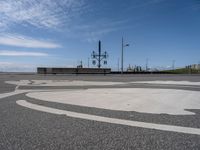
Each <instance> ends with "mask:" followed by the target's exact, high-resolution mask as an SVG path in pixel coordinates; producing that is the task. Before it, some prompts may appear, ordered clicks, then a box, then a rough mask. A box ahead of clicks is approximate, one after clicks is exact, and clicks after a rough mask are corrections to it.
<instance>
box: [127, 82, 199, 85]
mask: <svg viewBox="0 0 200 150" xmlns="http://www.w3.org/2000/svg"><path fill="white" fill-rule="evenodd" d="M131 83H145V84H168V85H196V86H200V82H190V81H134V82H131Z"/></svg>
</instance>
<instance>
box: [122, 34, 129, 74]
mask: <svg viewBox="0 0 200 150" xmlns="http://www.w3.org/2000/svg"><path fill="white" fill-rule="evenodd" d="M127 46H129V44H124V38H123V37H122V56H121V57H122V58H121V61H122V62H121V74H123V71H124V47H127Z"/></svg>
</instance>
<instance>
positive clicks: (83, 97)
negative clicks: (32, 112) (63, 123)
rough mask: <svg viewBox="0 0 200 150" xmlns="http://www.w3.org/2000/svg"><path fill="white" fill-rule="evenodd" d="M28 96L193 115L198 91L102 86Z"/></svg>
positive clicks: (199, 99)
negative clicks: (110, 87) (100, 87)
mask: <svg viewBox="0 0 200 150" xmlns="http://www.w3.org/2000/svg"><path fill="white" fill-rule="evenodd" d="M27 96H28V97H30V98H35V99H39V100H43V101H49V102H57V103H63V104H72V105H78V106H86V107H94V108H101V109H108V110H117V111H136V112H142V113H153V114H162V113H164V114H171V115H192V114H194V113H193V112H189V111H186V110H185V109H200V92H197V91H186V90H174V89H146V88H123V89H121V88H112V89H109V88H107V89H106V88H104V89H88V90H75V91H55V92H35V93H28V94H27Z"/></svg>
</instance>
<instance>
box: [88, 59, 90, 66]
mask: <svg viewBox="0 0 200 150" xmlns="http://www.w3.org/2000/svg"><path fill="white" fill-rule="evenodd" d="M88 68H90V58H89V57H88Z"/></svg>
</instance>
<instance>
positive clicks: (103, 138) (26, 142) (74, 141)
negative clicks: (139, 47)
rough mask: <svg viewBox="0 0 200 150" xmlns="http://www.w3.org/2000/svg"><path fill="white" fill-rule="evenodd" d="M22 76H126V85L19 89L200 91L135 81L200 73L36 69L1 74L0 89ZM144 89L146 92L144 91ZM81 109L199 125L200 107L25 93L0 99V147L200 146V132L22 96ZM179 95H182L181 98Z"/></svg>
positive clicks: (194, 149) (156, 149) (184, 149)
mask: <svg viewBox="0 0 200 150" xmlns="http://www.w3.org/2000/svg"><path fill="white" fill-rule="evenodd" d="M19 80H82V81H99V82H101V81H109V82H110V81H112V82H125V83H127V84H122V85H103V86H99V85H98V86H75V87H74V86H68V87H67V86H64V87H59V86H57V87H48V86H43V87H41V86H34V87H33V86H19V87H18V89H19V90H37V89H42V90H47V89H66V90H77V89H90V88H156V89H160V88H161V89H181V90H190V91H200V86H192V85H191V86H185V85H153V84H152V85H151V84H149V85H146V84H135V83H130V82H132V81H154V80H162V81H169V80H170V81H191V82H200V76H199V75H123V76H122V75H106V76H103V75H46V76H45V75H36V74H14V73H12V74H0V95H1V94H5V93H11V92H13V91H14V90H15V88H16V85H12V84H6V83H5V81H19ZM144 94H145V93H144ZM24 99H25V100H27V102H30V103H32V104H37V105H41V106H45V107H50V108H56V109H60V110H66V111H72V112H77V113H83V114H89V115H95V116H102V117H108V118H116V119H124V120H131V121H141V122H147V123H155V124H165V125H175V126H182V127H190V128H200V109H191V110H189V111H191V112H195V113H196V114H195V115H168V114H148V113H139V112H135V111H131V112H126V111H113V110H106V109H100V108H91V107H83V106H77V105H70V104H60V103H55V102H47V101H41V100H38V99H33V98H30V97H27V96H26V92H25V93H21V94H16V95H11V96H6V97H4V98H1V99H0V149H1V150H27V149H30V150H31V149H33V150H35V149H39V150H40V149H41V150H57V149H58V150H60V149H61V150H68V149H69V150H70V149H72V150H74V149H80V150H84V149H85V150H89V149H91V150H93V149H99V150H103V149H105V150H107V149H108V150H111V149H119V150H123V149H124V150H127V149H130V150H133V149H134V150H135V149H138V150H143V149H144V150H161V149H164V150H169V149H170V150H171V149H173V150H174V149H177V150H188V149H190V150H199V149H200V135H195V134H184V133H178V132H170V131H161V130H155V129H147V128H140V127H130V126H126V125H118V124H112V123H105V122H99V121H91V120H85V119H79V118H73V117H69V116H66V115H55V114H51V113H46V112H40V111H36V110H33V109H29V108H25V107H22V106H20V105H17V104H16V101H17V100H24ZM177 101H178V100H177Z"/></svg>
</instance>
